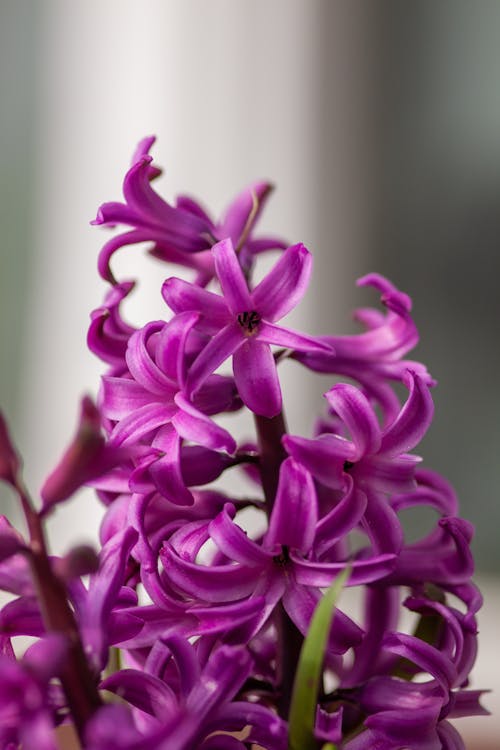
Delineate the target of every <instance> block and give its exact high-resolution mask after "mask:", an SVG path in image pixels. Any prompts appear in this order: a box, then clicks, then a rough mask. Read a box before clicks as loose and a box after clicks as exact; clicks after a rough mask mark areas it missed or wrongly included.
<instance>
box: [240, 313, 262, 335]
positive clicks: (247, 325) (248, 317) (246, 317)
mask: <svg viewBox="0 0 500 750" xmlns="http://www.w3.org/2000/svg"><path fill="white" fill-rule="evenodd" d="M238 323H239V324H240V326H241V327H242V328H243V330H244V331H245V335H246V336H253V335H254V333H255V332H256V330H257V327H258V325H259V323H260V315H259V313H258V312H256V311H255V310H246V311H245V312H242V313H239V315H238Z"/></svg>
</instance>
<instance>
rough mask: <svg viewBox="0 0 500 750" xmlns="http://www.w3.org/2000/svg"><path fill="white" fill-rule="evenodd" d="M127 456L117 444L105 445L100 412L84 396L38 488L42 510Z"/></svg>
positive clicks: (64, 498)
mask: <svg viewBox="0 0 500 750" xmlns="http://www.w3.org/2000/svg"><path fill="white" fill-rule="evenodd" d="M127 456H128V451H126V450H122V449H120V448H118V446H117V444H115V445H113V446H111V445H106V444H105V440H104V437H103V436H102V434H101V428H100V415H99V412H98V410H97V408H96V407H95V405H94V403H93V402H92V400H91V399H90V398H89V397H88V396H85V397H84V398H83V399H82V402H81V406H80V420H79V425H78V428H77V432H76V435H75V437H74V438H73V440H72V442H71V443H70V445H69V447H68V448H67V450H66V451H65V453H64V455H63V456H62V458H61V460H60V461H59V463H58V465H57V466H56V468H55V469H54V470H53V471H52V473H51V474H50V475H49V476H48V477H47V479H46V480H45V482H44V484H43V486H42V489H41V491H40V494H41V497H42V501H43V512H44V513H45V512H48V511H49V510H50V508H52V506H54V505H55V504H56V503H60V502H62V501H63V500H66V499H67V498H68V497H70V496H71V495H72V494H73V493H74V492H76V490H77V489H79V488H80V487H81V486H82V485H83V484H85V483H86V482H89V481H91V480H92V479H95V478H96V477H98V476H100V475H101V474H104V473H106V472H107V471H109V470H110V469H112V468H113V467H114V466H116V465H117V464H118V463H121V462H122V461H123V460H124V459H125V458H127Z"/></svg>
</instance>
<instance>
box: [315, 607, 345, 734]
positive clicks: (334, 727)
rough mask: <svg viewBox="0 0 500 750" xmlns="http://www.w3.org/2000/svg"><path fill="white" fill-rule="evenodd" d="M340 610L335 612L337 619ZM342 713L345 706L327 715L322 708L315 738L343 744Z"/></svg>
mask: <svg viewBox="0 0 500 750" xmlns="http://www.w3.org/2000/svg"><path fill="white" fill-rule="evenodd" d="M337 613H338V610H335V617H337ZM342 713H343V706H341V707H340V708H339V709H337V711H333V713H327V711H324V710H323V709H322V708H320V706H318V710H317V712H316V724H315V727H314V736H315V737H316V738H317V739H318V740H323V741H325V742H341V740H342Z"/></svg>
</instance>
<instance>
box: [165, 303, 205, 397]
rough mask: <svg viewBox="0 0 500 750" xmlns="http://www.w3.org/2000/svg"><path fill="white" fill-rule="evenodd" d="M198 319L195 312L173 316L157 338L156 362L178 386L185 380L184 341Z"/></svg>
mask: <svg viewBox="0 0 500 750" xmlns="http://www.w3.org/2000/svg"><path fill="white" fill-rule="evenodd" d="M199 317H200V316H199V314H198V313H196V312H186V313H180V315H175V316H174V317H173V318H172V320H171V321H170V322H169V323H167V325H166V326H165V327H164V328H163V330H162V331H161V333H160V335H159V336H158V345H157V351H156V362H157V364H158V366H159V367H160V369H161V370H162V371H163V372H164V373H165V375H166V376H167V377H168V378H169V379H170V380H171V381H172V382H174V383H178V384H179V385H180V386H183V385H184V383H185V380H186V358H185V349H186V341H187V338H188V336H189V333H190V332H191V329H192V328H193V327H194V326H195V325H196V323H197V322H198V320H199Z"/></svg>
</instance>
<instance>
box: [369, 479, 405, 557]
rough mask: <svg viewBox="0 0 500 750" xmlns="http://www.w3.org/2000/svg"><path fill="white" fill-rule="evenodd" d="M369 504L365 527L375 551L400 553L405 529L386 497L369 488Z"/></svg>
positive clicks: (379, 552)
mask: <svg viewBox="0 0 500 750" xmlns="http://www.w3.org/2000/svg"><path fill="white" fill-rule="evenodd" d="M367 496H368V504H367V506H366V511H365V515H364V519H363V524H362V526H363V529H364V531H365V533H366V534H367V535H368V537H369V539H370V541H371V543H372V547H373V550H374V552H376V553H377V554H383V553H384V552H387V553H392V552H394V553H395V554H398V553H399V551H400V550H401V547H402V546H403V529H402V528H401V524H400V522H399V519H398V517H397V515H396V514H395V512H394V511H393V510H392V508H391V506H390V505H388V503H387V501H386V498H385V497H384V496H380V495H378V494H377V493H375V492H372V491H370V490H367Z"/></svg>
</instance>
